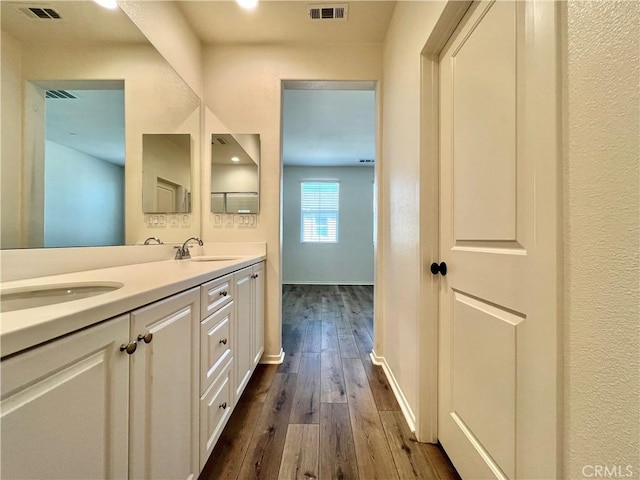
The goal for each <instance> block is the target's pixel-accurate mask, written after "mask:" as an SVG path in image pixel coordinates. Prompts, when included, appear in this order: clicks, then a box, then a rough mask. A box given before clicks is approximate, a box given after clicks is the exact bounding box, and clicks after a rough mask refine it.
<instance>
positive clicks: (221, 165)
mask: <svg viewBox="0 0 640 480" xmlns="http://www.w3.org/2000/svg"><path fill="white" fill-rule="evenodd" d="M259 186H260V135H258V134H215V133H214V134H213V135H211V212H212V213H258V212H259V210H260V208H259V206H260V199H259Z"/></svg>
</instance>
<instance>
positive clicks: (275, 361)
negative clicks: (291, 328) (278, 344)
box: [259, 348, 284, 365]
mask: <svg viewBox="0 0 640 480" xmlns="http://www.w3.org/2000/svg"><path fill="white" fill-rule="evenodd" d="M282 362H284V350H283V349H282V348H281V349H280V354H279V355H262V358H261V359H260V362H259V363H264V364H268V365H280V364H281V363H282Z"/></svg>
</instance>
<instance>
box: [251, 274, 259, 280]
mask: <svg viewBox="0 0 640 480" xmlns="http://www.w3.org/2000/svg"><path fill="white" fill-rule="evenodd" d="M258 276H259V275H258V274H257V273H254V274H253V275H251V278H253V279H256V278H258Z"/></svg>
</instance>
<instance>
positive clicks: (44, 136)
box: [0, 0, 202, 249]
mask: <svg viewBox="0 0 640 480" xmlns="http://www.w3.org/2000/svg"><path fill="white" fill-rule="evenodd" d="M30 7H32V5H30V4H28V3H26V2H22V1H17V2H13V1H12V2H0V9H1V12H0V13H1V14H0V17H1V21H2V41H1V42H0V47H1V50H2V52H1V55H0V58H1V61H2V92H1V93H2V132H1V135H2V141H1V142H0V143H1V146H2V147H1V148H2V166H1V168H2V177H1V181H2V185H1V188H0V192H1V195H2V198H1V203H2V209H1V217H0V232H1V237H0V246H1V247H2V248H3V249H8V248H10V249H14V248H43V247H44V248H47V247H76V246H102V245H132V244H135V243H137V242H139V241H141V240H142V239H144V238H146V237H149V236H157V235H159V236H161V237H162V238H163V240H164V241H172V238H171V237H175V238H176V239H180V238H183V237H184V236H185V234H186V233H188V234H195V235H197V234H199V215H198V213H199V212H198V210H199V202H197V201H195V199H197V198H199V196H200V193H199V192H200V185H199V183H198V182H192V181H190V186H188V187H187V186H185V185H184V184H182V183H181V182H174V183H175V184H176V191H177V190H179V188H178V186H179V185H182V186H183V190H182V192H183V193H184V191H185V189H186V190H187V191H188V192H189V194H190V195H186V197H187V198H189V197H190V199H191V200H190V202H189V201H188V202H186V203H187V204H190V208H189V210H188V211H191V212H192V214H191V215H189V214H182V215H180V216H179V218H180V223H179V225H176V227H180V228H173V227H171V228H173V229H171V228H169V227H166V228H165V231H163V232H158V231H157V230H158V228H157V227H154V226H152V225H149V224H147V223H145V220H146V219H145V214H144V213H143V205H142V204H143V198H142V197H143V195H142V190H143V175H142V171H143V158H142V157H143V145H142V143H143V134H144V133H148V132H163V133H169V134H186V135H190V136H191V137H190V138H191V155H190V158H191V161H192V162H196V161H198V158H197V157H199V152H200V136H199V135H200V120H201V119H200V108H201V104H202V102H201V99H200V98H199V97H198V95H196V94H195V93H194V92H193V91H192V90H191V89H190V88H189V87H188V85H187V84H186V83H185V82H184V81H183V80H182V78H180V76H179V75H178V74H177V73H176V72H175V70H174V69H173V68H172V67H171V65H169V63H168V62H167V61H166V60H165V59H164V57H162V55H161V54H160V53H158V51H157V50H156V49H155V48H154V47H153V46H152V45H151V44H150V43H149V41H148V40H147V38H146V37H145V36H144V35H143V34H142V33H141V32H140V30H139V29H138V28H137V27H136V25H135V24H134V23H133V22H132V21H131V19H130V18H129V17H128V16H127V15H126V14H125V13H124V12H123V11H122V10H120V9H116V10H107V9H104V8H102V7H101V6H99V5H98V4H96V3H95V2H93V1H92V0H81V1H56V2H53V3H52V4H51V8H50V10H52V11H55V14H56V16H57V17H59V18H55V16H54V18H47V19H43V18H40V17H39V16H38V15H37V14H36V13H34V12H33V11H32V9H31V8H30ZM90 104H93V105H94V107H91V108H89V109H88V110H87V109H84V110H83V109H82V107H83V106H84V107H87V106H89V105H90ZM87 112H88V113H87ZM112 114H113V115H112ZM107 120H109V121H111V120H113V121H114V122H115V123H112V124H111V123H110V124H109V125H107ZM89 127H90V128H89ZM115 134H117V135H115ZM51 152H53V154H54V156H52V155H51ZM88 157H91V158H90V160H91V161H90V162H88V161H86V160H87V158H88ZM71 160H73V163H72V162H71ZM90 164H91V165H93V166H92V167H90ZM56 165H58V166H62V167H64V169H63V170H60V169H58V167H56ZM98 165H100V168H98V167H97V166H98ZM94 167H95V168H94ZM106 179H109V182H108V184H107V183H106ZM169 180H170V179H169ZM165 225H167V224H166V223H165Z"/></svg>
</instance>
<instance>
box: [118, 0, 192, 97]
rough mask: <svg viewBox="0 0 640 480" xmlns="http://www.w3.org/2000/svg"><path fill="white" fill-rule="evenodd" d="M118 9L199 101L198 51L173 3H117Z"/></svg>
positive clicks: (129, 0)
mask: <svg viewBox="0 0 640 480" xmlns="http://www.w3.org/2000/svg"><path fill="white" fill-rule="evenodd" d="M118 5H120V8H121V9H122V10H123V11H124V12H125V13H126V14H127V16H128V17H129V18H130V19H131V20H132V21H133V23H135V24H136V26H137V27H138V28H139V29H140V31H141V32H142V33H143V34H144V35H145V36H146V37H147V38H148V39H149V41H150V42H151V44H152V45H153V46H154V47H155V48H156V49H157V50H158V52H160V54H161V55H162V56H163V57H164V58H165V59H166V60H167V62H169V63H170V64H171V66H172V67H173V68H175V70H176V72H178V75H180V77H182V79H183V80H184V81H185V82H186V83H187V85H189V87H191V89H192V90H193V91H194V92H195V93H196V94H197V95H198V96H200V97H201V96H202V47H201V46H200V40H199V39H198V37H197V36H196V35H195V33H193V31H192V30H191V27H190V26H189V24H188V22H187V20H186V19H185V18H184V16H183V15H182V12H181V11H180V9H179V8H178V6H177V5H176V2H166V1H162V2H148V1H147V2H141V1H139V0H134V1H131V0H120V1H119V2H118Z"/></svg>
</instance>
